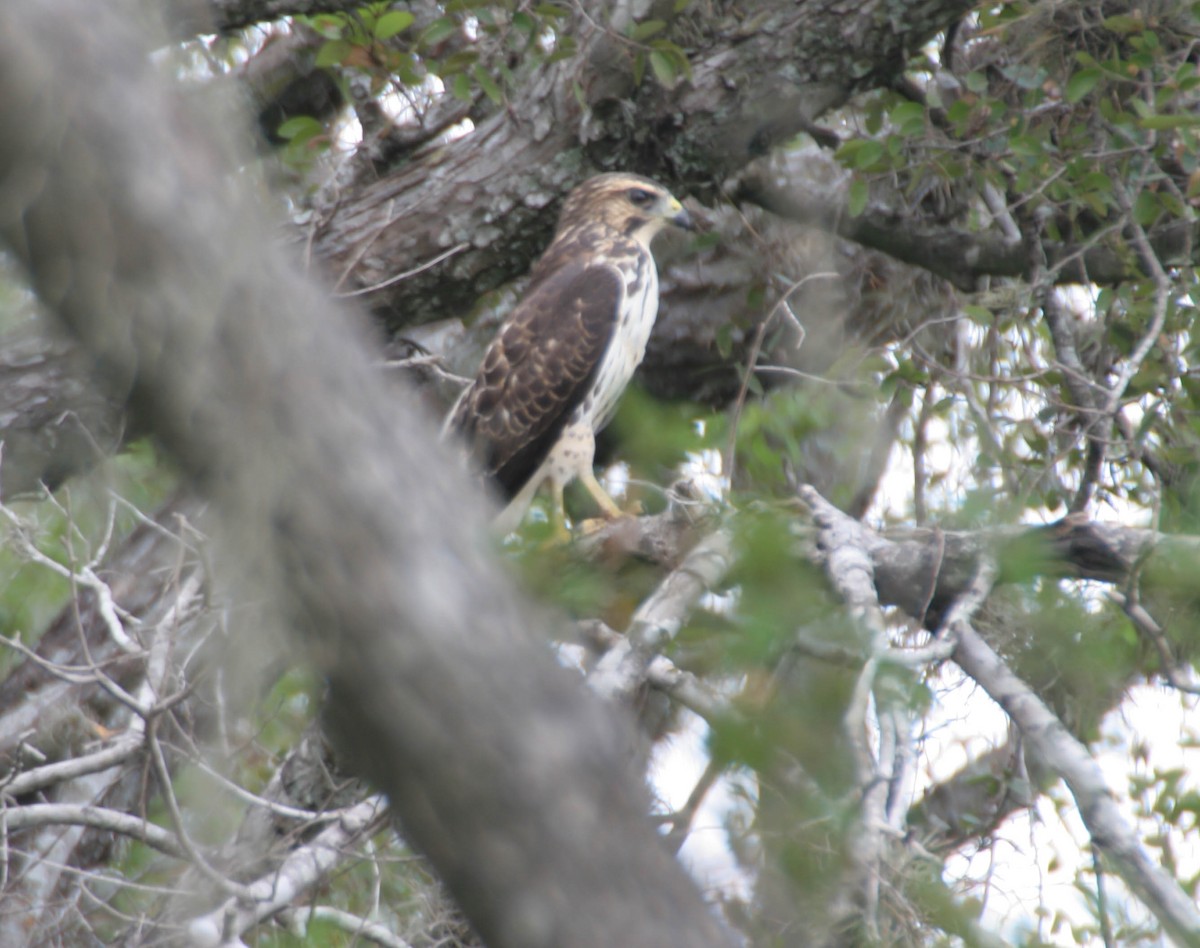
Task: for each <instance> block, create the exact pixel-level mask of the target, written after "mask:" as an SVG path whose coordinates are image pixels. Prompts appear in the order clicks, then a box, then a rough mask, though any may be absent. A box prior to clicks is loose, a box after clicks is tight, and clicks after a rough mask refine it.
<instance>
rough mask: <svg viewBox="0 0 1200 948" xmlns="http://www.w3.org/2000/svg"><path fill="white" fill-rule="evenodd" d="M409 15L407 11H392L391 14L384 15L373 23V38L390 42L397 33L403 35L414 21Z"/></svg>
mask: <svg viewBox="0 0 1200 948" xmlns="http://www.w3.org/2000/svg"><path fill="white" fill-rule="evenodd" d="M415 19H416V17H414V16H413V15H412V14H411V13H409V12H408V11H407V10H393V11H392V12H391V13H385V14H384V15H383V16H381V17H380V18H379V19H378V20H376V21H375V38H376V39H377V40H381V41H382V40H390V39H391V38H392V37H393V36H395V35H396V34H397V33H403V32H404V31H405V30H407V29H408V28H409V27H410V26H412V24H413V20H415Z"/></svg>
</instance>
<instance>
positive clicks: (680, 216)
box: [670, 199, 696, 230]
mask: <svg viewBox="0 0 1200 948" xmlns="http://www.w3.org/2000/svg"><path fill="white" fill-rule="evenodd" d="M671 210H672V211H674V212H675V214H674V215H673V216H672V217H671V218H670V220H671V223H672V224H674V225H675V226H676V227H679V228H682V229H683V230H695V229H696V225H695V224H693V223H692V215H691V214H689V213H688V212H687V208H685V207H684V206H683V205H682V204H680V203H679V201H677V200H674V199H672V202H671Z"/></svg>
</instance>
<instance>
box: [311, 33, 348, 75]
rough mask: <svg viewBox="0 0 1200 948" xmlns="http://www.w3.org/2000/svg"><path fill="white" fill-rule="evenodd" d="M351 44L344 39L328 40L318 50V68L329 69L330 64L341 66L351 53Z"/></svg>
mask: <svg viewBox="0 0 1200 948" xmlns="http://www.w3.org/2000/svg"><path fill="white" fill-rule="evenodd" d="M351 48H352V47H351V46H350V44H349V43H347V42H346V41H345V40H343V39H333V40H327V41H326V42H324V43H322V44H321V48H320V49H319V50H317V60H316V63H317V68H318V69H328V68H329V67H330V66H340V65H341V64H342V63H344V62H345V61H346V59H347V57H349V55H350V50H351Z"/></svg>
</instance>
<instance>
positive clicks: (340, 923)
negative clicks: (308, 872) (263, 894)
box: [304, 905, 412, 948]
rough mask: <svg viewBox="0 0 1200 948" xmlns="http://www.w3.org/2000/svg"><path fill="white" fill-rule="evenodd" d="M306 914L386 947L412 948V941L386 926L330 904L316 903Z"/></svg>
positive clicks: (313, 919) (312, 918)
mask: <svg viewBox="0 0 1200 948" xmlns="http://www.w3.org/2000/svg"><path fill="white" fill-rule="evenodd" d="M304 916H305V917H306V918H307V919H308V920H310V921H315V922H330V923H331V924H334V925H336V926H337V927H338V928H340V929H341V930H342V931H344V932H349V933H350V934H351V935H354V936H355V937H356V938H357V937H361V938H365V939H367V940H368V941H373V942H375V944H377V945H383V946H384V948H412V942H409V941H406V940H405V939H403V938H401V937H400V936H399V935H397V934H396V933H395V932H393V931H392V930H391V929H389V928H387V927H386V926H384V925H380V924H379V923H378V922H372V921H371V920H369V919H366V918H362V917H361V916H358V915H354V914H353V913H351V912H347V911H344V910H342V909H339V908H333V907H332V906H330V905H314V906H313V907H312V908H310V909H308V910H307V911H305V912H304Z"/></svg>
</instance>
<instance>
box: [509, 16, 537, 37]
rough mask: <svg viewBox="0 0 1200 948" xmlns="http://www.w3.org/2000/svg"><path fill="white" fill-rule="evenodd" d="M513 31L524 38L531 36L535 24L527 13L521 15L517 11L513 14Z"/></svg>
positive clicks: (535, 26)
mask: <svg viewBox="0 0 1200 948" xmlns="http://www.w3.org/2000/svg"><path fill="white" fill-rule="evenodd" d="M512 25H513V29H514V30H516V31H517V32H519V33H524V34H525V35H526V36H532V35H533V32H534V30H536V29H537V23H536V22H535V21H534V19H533V17H531V16H530V15H529V14H528V13H522V12H521V11H520V10H518V11H517V12H516V13H514V14H513V18H512Z"/></svg>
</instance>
